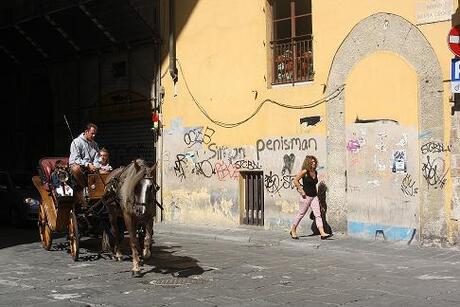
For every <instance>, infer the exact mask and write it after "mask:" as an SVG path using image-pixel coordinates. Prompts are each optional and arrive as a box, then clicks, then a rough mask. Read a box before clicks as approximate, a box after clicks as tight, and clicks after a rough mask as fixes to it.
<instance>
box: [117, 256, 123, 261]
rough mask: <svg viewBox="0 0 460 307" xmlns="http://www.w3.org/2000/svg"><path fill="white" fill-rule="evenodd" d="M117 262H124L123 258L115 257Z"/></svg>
mask: <svg viewBox="0 0 460 307" xmlns="http://www.w3.org/2000/svg"><path fill="white" fill-rule="evenodd" d="M115 261H118V262H121V261H123V256H115Z"/></svg>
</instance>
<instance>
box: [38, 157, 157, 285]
mask: <svg viewBox="0 0 460 307" xmlns="http://www.w3.org/2000/svg"><path fill="white" fill-rule="evenodd" d="M59 164H60V165H64V167H59V166H58V167H57V165H59ZM67 164H68V158H66V157H62V158H57V157H53V158H43V159H41V160H40V161H39V169H40V173H41V176H34V177H33V178H32V181H33V183H34V185H35V187H36V188H37V190H38V191H39V193H40V196H41V203H40V208H39V218H38V228H39V233H40V239H41V242H42V245H43V247H44V248H45V249H46V250H50V249H51V245H52V233H53V232H66V233H67V238H68V243H69V249H70V254H71V256H72V258H73V260H75V261H77V260H78V256H79V243H80V235H81V232H80V229H81V228H83V229H88V228H92V229H99V230H100V231H99V234H102V244H103V245H107V243H108V242H109V241H110V242H111V244H110V248H111V249H112V251H113V252H114V253H115V258H116V259H117V260H121V258H122V253H121V249H120V242H121V239H122V238H123V237H124V234H123V231H121V230H120V227H119V221H120V218H121V220H122V221H123V222H124V228H126V230H127V231H128V233H129V239H130V247H131V250H132V256H133V270H132V271H133V275H134V276H136V277H138V276H141V274H140V268H139V262H140V259H139V256H138V246H139V243H138V240H140V241H141V245H142V248H143V257H144V258H148V257H150V245H151V242H152V235H153V219H154V215H155V212H156V205H159V206H160V207H161V205H160V204H159V203H158V202H157V201H156V197H155V194H156V192H157V191H158V190H159V187H158V185H156V183H155V175H156V164H154V165H150V164H149V163H147V162H146V161H143V160H140V159H137V160H135V161H133V162H132V163H131V164H129V165H128V166H126V167H123V168H118V169H116V170H114V171H113V172H112V173H110V174H108V175H107V174H99V173H94V174H88V176H87V178H88V184H87V187H86V188H85V190H84V192H85V193H83V195H84V197H85V199H86V203H87V204H86V206H82V204H81V199H79V197H77V194H76V192H75V191H74V188H73V184H72V176H71V173H70V171H69V168H68V166H67ZM103 211H104V212H106V218H107V219H108V220H109V221H110V226H109V227H100V224H101V215H100V214H98V213H97V212H99V213H100V212H103ZM111 237H112V238H113V240H109V238H111ZM142 243H143V244H142Z"/></svg>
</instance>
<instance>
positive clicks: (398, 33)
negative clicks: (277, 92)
mask: <svg viewBox="0 0 460 307" xmlns="http://www.w3.org/2000/svg"><path fill="white" fill-rule="evenodd" d="M378 52H391V53H393V54H395V55H397V57H400V58H402V59H404V61H406V62H407V63H408V65H410V66H411V67H412V69H413V70H414V71H415V74H416V76H417V105H418V114H417V122H418V131H416V132H415V133H414V134H412V136H411V139H410V140H409V142H410V143H411V144H414V143H415V144H416V143H419V144H420V146H423V145H424V144H426V143H428V142H437V143H441V144H444V136H443V124H444V118H443V111H442V110H443V103H442V102H443V96H442V92H443V86H442V75H441V68H440V65H439V62H438V59H437V57H436V55H435V53H434V51H433V49H432V48H431V46H430V44H429V42H428V41H427V40H426V38H425V37H424V36H423V34H422V33H421V32H420V31H419V30H418V28H417V27H415V26H414V25H412V24H411V23H410V22H408V21H407V20H405V19H404V18H402V17H400V16H397V15H394V14H389V13H378V14H375V15H372V16H369V17H368V18H366V19H364V20H362V21H361V22H359V23H358V24H357V25H356V26H355V27H354V28H353V29H352V31H351V32H350V34H349V35H348V36H347V37H346V38H345V40H344V41H343V42H342V44H341V46H340V48H339V49H338V51H337V53H336V55H335V57H334V59H333V63H332V66H331V70H330V74H329V78H328V82H327V91H326V94H330V93H332V92H334V91H335V90H336V89H337V88H339V87H340V86H341V85H343V84H345V83H346V80H347V78H348V77H349V75H350V73H351V72H352V71H353V69H354V68H355V67H356V66H357V65H359V63H360V62H361V61H363V60H365V59H366V57H368V56H370V55H371V54H374V53H378ZM348 85H350V84H348ZM348 85H346V87H347V86H348ZM405 86H407V85H405ZM391 90H392V89H389V88H382V89H381V91H391ZM346 91H347V90H345V91H344V92H341V93H340V94H339V95H338V96H336V97H335V98H334V99H332V100H331V101H329V102H328V104H327V107H326V108H327V130H328V135H327V148H328V160H327V172H328V183H329V195H328V203H329V208H330V212H329V217H330V219H331V221H332V222H333V223H336V225H338V227H339V228H342V229H347V228H348V227H350V225H349V224H348V222H349V220H348V211H349V210H350V209H352V208H353V205H352V207H349V202H350V198H349V197H348V196H349V195H348V193H349V191H348V182H347V180H348V174H347V172H346V171H347V166H346V165H347V154H348V152H349V149H347V135H346V130H345V129H344V126H345V106H346V105H347V103H348V101H346V99H347V96H346V94H345V93H346ZM414 91H415V89H414ZM377 94H378V93H376V95H377ZM402 103H404V102H402ZM414 112H416V113H417V111H414ZM378 129H379V127H377V126H376V127H374V128H373V131H374V132H372V133H374V136H375V135H378V131H377V130H378ZM376 133H377V134H376ZM391 133H392V135H396V134H397V132H396V131H394V130H392V132H391ZM398 133H399V132H398ZM350 140H351V139H350ZM411 146H413V145H411ZM416 155H417V156H418V162H417V163H416V164H417V165H416V166H415V167H416V169H417V170H418V173H419V174H422V170H423V167H424V165H426V162H427V160H428V162H429V161H430V159H431V161H433V159H438V158H440V157H438V156H427V155H426V152H424V151H423V150H420V148H418V150H417V153H416ZM386 162H388V161H386ZM403 172H404V171H403ZM391 173H392V169H391V170H390V169H387V171H386V174H385V176H389V177H391V178H389V180H390V181H391V180H393V181H396V182H397V181H398V180H401V184H402V180H404V178H402V179H401V178H397V177H398V176H397V175H396V176H394V175H392V174H391ZM371 175H372V174H371ZM371 175H369V176H371ZM374 175H375V174H374ZM382 175H383V174H382ZM414 179H415V180H416V184H417V185H418V191H417V195H418V200H419V204H418V207H419V210H418V211H419V216H418V217H417V219H416V222H415V223H417V224H418V225H415V226H414V227H415V228H414V229H415V230H416V234H417V235H416V237H418V238H422V239H423V238H426V237H430V238H433V237H435V236H440V235H441V234H442V232H443V231H444V230H443V229H444V228H445V227H444V225H445V218H444V216H443V210H442V209H443V206H444V193H443V191H442V189H441V188H439V189H434V188H433V187H431V188H430V182H429V181H428V180H426V178H424V177H423V176H422V175H418V176H416V177H415V178H414ZM367 189H370V188H367ZM380 192H381V191H380ZM378 193H379V192H377V193H376V195H377V197H379V196H382V195H378ZM379 214H380V215H382V216H383V215H384V214H385V212H380V213H379ZM372 223H374V224H375V226H377V224H378V223H376V222H372V221H370V220H369V224H370V225H372ZM363 224H366V223H363ZM366 226H369V225H364V227H366ZM389 226H398V225H389ZM370 229H371V230H375V229H372V228H370ZM368 234H370V233H368Z"/></svg>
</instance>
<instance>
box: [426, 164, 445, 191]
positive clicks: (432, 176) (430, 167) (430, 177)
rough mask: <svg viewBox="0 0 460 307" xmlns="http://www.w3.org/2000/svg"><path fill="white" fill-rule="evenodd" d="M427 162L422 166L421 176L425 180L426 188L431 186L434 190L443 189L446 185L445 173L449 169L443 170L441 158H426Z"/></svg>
mask: <svg viewBox="0 0 460 307" xmlns="http://www.w3.org/2000/svg"><path fill="white" fill-rule="evenodd" d="M426 158H427V161H426V162H424V163H423V164H422V174H423V177H424V178H425V179H426V182H427V183H428V186H432V187H434V188H435V189H437V188H440V189H442V188H444V185H445V184H446V181H447V178H446V175H447V172H448V171H449V169H446V168H445V162H444V160H443V159H442V158H435V159H433V160H432V159H431V157H430V156H427V157H426Z"/></svg>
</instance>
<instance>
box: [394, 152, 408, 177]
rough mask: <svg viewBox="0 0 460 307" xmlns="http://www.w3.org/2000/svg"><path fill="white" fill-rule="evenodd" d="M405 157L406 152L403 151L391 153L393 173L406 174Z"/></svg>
mask: <svg viewBox="0 0 460 307" xmlns="http://www.w3.org/2000/svg"><path fill="white" fill-rule="evenodd" d="M406 157H407V156H406V151H405V150H403V149H401V150H395V151H393V173H406V172H407V162H406Z"/></svg>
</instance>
